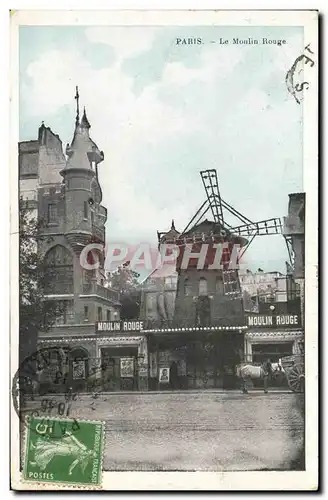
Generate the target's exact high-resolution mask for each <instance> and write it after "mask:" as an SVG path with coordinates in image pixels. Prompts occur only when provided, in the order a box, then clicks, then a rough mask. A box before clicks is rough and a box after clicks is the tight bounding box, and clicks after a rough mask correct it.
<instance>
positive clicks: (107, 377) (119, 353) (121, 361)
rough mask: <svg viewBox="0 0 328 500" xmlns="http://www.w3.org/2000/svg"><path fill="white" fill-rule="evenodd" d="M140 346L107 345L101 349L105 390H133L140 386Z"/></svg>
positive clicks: (103, 386) (103, 387)
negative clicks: (138, 363) (138, 364)
mask: <svg viewBox="0 0 328 500" xmlns="http://www.w3.org/2000/svg"><path fill="white" fill-rule="evenodd" d="M137 361H138V348H137V347H130V346H129V347H105V348H102V349H101V377H102V384H101V385H102V390H103V391H132V390H136V389H137V388H138V372H137Z"/></svg>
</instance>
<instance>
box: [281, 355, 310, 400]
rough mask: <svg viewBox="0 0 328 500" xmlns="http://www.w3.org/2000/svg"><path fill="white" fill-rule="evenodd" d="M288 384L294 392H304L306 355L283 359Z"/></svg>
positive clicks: (282, 363)
mask: <svg viewBox="0 0 328 500" xmlns="http://www.w3.org/2000/svg"><path fill="white" fill-rule="evenodd" d="M281 366H282V367H283V369H284V371H285V373H286V377H287V382H288V385H289V387H290V389H291V390H292V391H293V392H304V386H305V374H304V371H305V370H304V354H293V355H292V356H285V357H283V358H281Z"/></svg>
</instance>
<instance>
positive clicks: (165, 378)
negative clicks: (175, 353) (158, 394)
mask: <svg viewBox="0 0 328 500" xmlns="http://www.w3.org/2000/svg"><path fill="white" fill-rule="evenodd" d="M159 381H160V382H161V383H163V384H165V383H168V382H169V381H170V368H160V369H159Z"/></svg>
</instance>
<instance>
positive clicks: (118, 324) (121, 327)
mask: <svg viewBox="0 0 328 500" xmlns="http://www.w3.org/2000/svg"><path fill="white" fill-rule="evenodd" d="M142 330H143V322H142V321H99V322H98V323H96V331H97V332H136V331H142Z"/></svg>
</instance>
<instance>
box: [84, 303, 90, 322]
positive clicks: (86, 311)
mask: <svg viewBox="0 0 328 500" xmlns="http://www.w3.org/2000/svg"><path fill="white" fill-rule="evenodd" d="M84 321H89V308H88V306H84Z"/></svg>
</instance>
